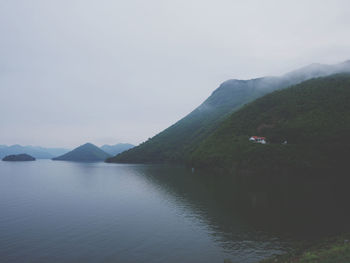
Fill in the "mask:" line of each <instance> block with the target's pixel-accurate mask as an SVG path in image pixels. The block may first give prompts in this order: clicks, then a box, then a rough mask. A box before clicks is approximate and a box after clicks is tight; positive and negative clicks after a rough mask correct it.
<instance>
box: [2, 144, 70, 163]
mask: <svg viewBox="0 0 350 263" xmlns="http://www.w3.org/2000/svg"><path fill="white" fill-rule="evenodd" d="M68 151H69V150H67V149H63V148H43V147H39V146H22V145H18V144H15V145H11V146H7V145H0V158H3V157H4V156H7V155H12V154H21V153H27V154H29V155H31V156H33V157H35V158H37V159H51V158H53V157H55V156H58V155H62V154H64V153H66V152H68Z"/></svg>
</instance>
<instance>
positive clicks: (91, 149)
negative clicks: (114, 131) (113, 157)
mask: <svg viewBox="0 0 350 263" xmlns="http://www.w3.org/2000/svg"><path fill="white" fill-rule="evenodd" d="M108 157H110V155H109V154H108V153H106V152H104V151H102V150H101V149H100V148H98V147H97V146H96V145H93V144H92V143H86V144H84V145H81V146H79V147H78V148H75V149H74V150H72V151H70V152H68V153H66V154H64V155H61V156H59V157H56V158H53V159H52V160H55V161H56V160H57V161H75V162H98V161H104V160H106V158H108Z"/></svg>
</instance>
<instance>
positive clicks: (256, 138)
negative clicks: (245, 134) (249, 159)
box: [249, 136, 266, 144]
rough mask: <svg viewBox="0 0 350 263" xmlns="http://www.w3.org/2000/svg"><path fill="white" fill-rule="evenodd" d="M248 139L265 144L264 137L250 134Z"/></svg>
mask: <svg viewBox="0 0 350 263" xmlns="http://www.w3.org/2000/svg"><path fill="white" fill-rule="evenodd" d="M249 141H251V142H256V143H261V144H266V138H265V137H259V136H252V137H250V138H249Z"/></svg>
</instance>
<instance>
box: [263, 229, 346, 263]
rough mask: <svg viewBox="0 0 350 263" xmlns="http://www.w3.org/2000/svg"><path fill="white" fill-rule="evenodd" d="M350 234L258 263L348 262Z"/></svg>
mask: <svg viewBox="0 0 350 263" xmlns="http://www.w3.org/2000/svg"><path fill="white" fill-rule="evenodd" d="M349 239H350V235H342V236H338V237H336V238H330V239H325V240H322V241H320V242H318V243H317V244H313V245H312V246H307V245H306V246H305V247H304V248H300V249H298V250H297V251H296V252H294V253H293V254H285V255H281V256H276V257H272V258H269V259H266V260H262V261H261V262H260V263H348V262H350V243H349Z"/></svg>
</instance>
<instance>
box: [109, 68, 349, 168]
mask: <svg viewBox="0 0 350 263" xmlns="http://www.w3.org/2000/svg"><path fill="white" fill-rule="evenodd" d="M343 72H350V61H346V62H343V63H340V64H336V65H322V64H311V65H309V66H306V67H303V68H301V69H298V70H295V71H292V72H290V73H287V74H285V75H283V76H280V77H263V78H257V79H251V80H236V79H232V80H228V81H225V82H224V83H222V84H221V85H220V86H219V88H217V89H216V90H215V91H214V92H213V93H212V94H211V96H210V97H209V98H208V99H207V100H205V101H204V102H203V103H202V104H201V105H200V106H199V107H198V108H196V109H195V110H194V111H192V112H191V113H190V114H188V115H187V116H186V117H184V118H183V119H181V120H179V121H178V122H176V123H175V124H174V125H172V126H170V127H169V128H167V129H165V130H164V131H162V132H161V133H159V134H157V135H156V136H154V137H153V138H151V139H149V140H148V141H146V142H144V143H142V144H140V145H139V146H137V147H134V148H132V149H130V150H128V151H125V152H123V153H121V154H118V155H117V156H115V157H113V158H109V159H108V160H107V162H121V163H127V162H128V163H163V162H172V163H183V162H185V161H186V160H188V158H190V156H191V154H192V153H193V152H194V151H195V150H196V148H197V147H198V146H199V144H200V143H202V142H203V141H205V140H206V138H208V136H210V135H211V134H212V133H213V132H214V131H215V130H216V129H217V127H219V126H220V125H221V124H222V123H223V121H225V120H226V119H227V118H228V116H230V114H232V113H233V112H235V111H236V110H238V109H239V108H241V107H242V106H243V105H244V104H247V103H249V102H252V101H253V100H255V99H257V98H259V97H262V96H264V95H266V94H268V93H271V92H273V91H275V90H281V89H285V88H287V87H290V86H291V85H295V84H298V83H301V82H303V81H306V80H308V79H312V78H317V77H322V76H328V75H332V74H335V73H343Z"/></svg>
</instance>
